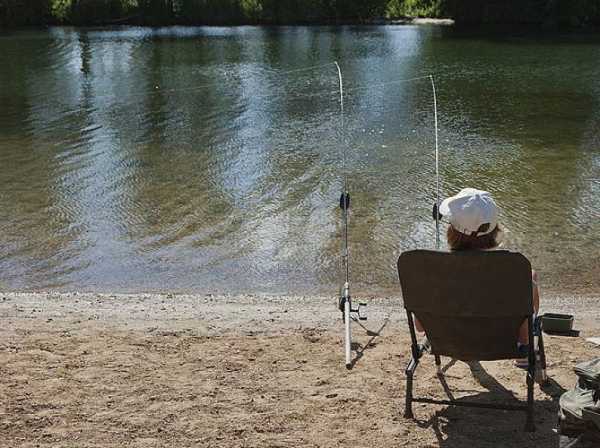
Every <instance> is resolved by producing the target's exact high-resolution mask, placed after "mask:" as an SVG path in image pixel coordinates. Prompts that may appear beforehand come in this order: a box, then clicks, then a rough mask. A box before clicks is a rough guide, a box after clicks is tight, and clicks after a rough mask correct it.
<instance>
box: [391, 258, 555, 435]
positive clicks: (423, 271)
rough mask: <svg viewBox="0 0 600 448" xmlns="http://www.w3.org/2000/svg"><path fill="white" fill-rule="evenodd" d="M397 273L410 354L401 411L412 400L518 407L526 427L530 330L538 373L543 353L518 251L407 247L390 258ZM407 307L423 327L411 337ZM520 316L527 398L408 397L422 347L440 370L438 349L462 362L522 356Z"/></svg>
mask: <svg viewBox="0 0 600 448" xmlns="http://www.w3.org/2000/svg"><path fill="white" fill-rule="evenodd" d="M398 276H399V278H400V284H401V287H402V296H403V299H404V307H405V308H406V315H407V318H408V326H409V329H410V337H411V341H412V359H411V360H410V363H409V364H408V366H407V368H406V409H405V416H406V417H408V418H413V412H412V403H413V402H414V401H416V402H421V403H435V404H444V405H460V406H473V407H481V408H493V409H504V410H521V411H526V413H527V420H526V425H525V430H526V431H534V430H535V426H534V423H533V386H534V380H535V379H536V376H535V375H536V371H535V368H536V353H535V350H534V346H535V343H534V341H535V338H534V335H535V336H537V341H538V344H537V345H538V352H539V362H540V366H541V375H540V377H541V378H542V380H543V381H545V379H546V378H545V369H546V359H545V353H544V342H543V339H542V332H541V329H540V325H539V323H538V322H537V319H534V316H533V313H534V311H533V298H532V283H531V265H530V263H529V261H528V260H527V259H526V258H525V257H524V256H523V255H521V254H519V253H512V252H508V251H457V252H438V251H429V250H413V251H408V252H404V253H403V254H401V255H400V257H399V258H398ZM413 314H414V315H415V316H416V317H417V318H418V319H419V321H420V322H421V324H422V326H423V328H424V329H425V334H426V338H425V340H424V342H422V343H418V342H417V335H416V331H415V325H414V319H413ZM524 320H527V323H528V328H529V341H530V343H529V346H528V352H527V355H528V361H529V365H528V368H527V379H526V381H527V405H524V404H519V405H510V404H504V405H502V404H494V403H479V402H468V401H462V400H461V401H455V400H433V399H428V398H416V397H414V396H413V375H414V373H415V370H416V368H417V366H418V364H419V359H420V358H421V356H422V355H423V354H424V353H425V352H426V351H430V352H431V353H432V354H433V355H434V356H435V363H436V366H437V368H438V372H441V370H440V365H441V360H440V356H442V355H443V356H449V357H452V358H455V359H458V360H463V361H491V360H500V359H517V358H522V357H523V353H522V352H520V351H519V349H518V346H517V345H518V344H517V339H518V333H519V328H520V326H521V325H522V323H523V321H524Z"/></svg>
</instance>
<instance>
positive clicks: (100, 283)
mask: <svg viewBox="0 0 600 448" xmlns="http://www.w3.org/2000/svg"><path fill="white" fill-rule="evenodd" d="M334 60H337V61H339V64H340V66H341V68H342V70H343V74H344V78H345V79H344V81H345V87H346V89H347V92H346V99H345V101H346V104H345V108H346V117H345V118H346V120H345V121H346V123H345V124H346V131H345V132H343V131H342V128H341V120H340V114H339V103H338V99H339V97H338V92H337V86H338V84H337V83H338V80H337V71H336V68H335V66H334V65H333V64H332V63H333V61H334ZM0 61H1V62H2V63H1V64H0V289H11V290H39V289H58V290H80V291H82V290H86V291H124V292H126V291H196V292H226V293H239V292H250V293H276V294H286V293H296V294H307V293H324V294H328V293H331V294H334V293H335V292H336V291H337V288H338V286H339V284H340V278H341V273H342V271H341V258H340V256H341V235H342V227H341V222H342V221H341V214H340V210H339V208H338V199H339V194H340V192H341V188H342V183H343V176H344V163H343V160H344V155H343V153H344V147H345V148H346V156H345V159H346V164H345V172H346V173H347V176H348V183H349V189H350V192H351V195H352V201H353V202H352V214H351V220H350V235H349V239H350V259H351V277H352V280H353V284H354V285H355V287H356V288H357V289H358V290H360V291H361V292H363V293H365V294H369V293H376V292H377V291H386V290H394V291H397V290H398V288H397V276H396V272H395V262H396V259H397V256H398V254H399V253H400V252H401V251H402V250H406V249H410V248H417V247H422V248H433V247H434V245H435V225H434V222H433V221H432V220H431V205H432V203H433V202H434V200H435V176H434V172H435V171H434V132H433V129H434V128H433V117H434V115H433V97H432V89H431V84H430V81H429V79H428V78H427V76H428V75H429V74H434V76H435V80H436V87H437V91H438V105H439V129H440V133H439V137H440V173H441V188H442V194H443V196H445V195H447V194H454V193H456V192H457V191H458V190H459V189H461V188H463V187H465V186H472V187H477V188H481V189H486V190H489V191H491V192H492V194H493V195H494V196H495V198H496V200H497V202H498V204H499V205H500V207H501V209H502V216H501V221H502V223H503V225H504V228H505V238H504V240H505V246H506V247H508V248H511V249H518V250H521V251H522V252H523V253H525V254H526V255H527V256H528V257H529V258H530V259H531V261H532V264H533V265H534V267H536V268H537V270H538V271H539V272H540V275H541V277H542V281H544V279H546V283H547V284H551V285H556V286H557V287H560V288H563V289H565V290H571V289H572V288H578V287H579V286H581V285H582V284H587V286H588V287H589V286H592V287H596V288H597V287H598V279H597V278H595V274H593V273H594V272H595V273H598V272H600V269H599V266H600V261H599V259H600V211H599V210H600V36H597V35H596V36H595V35H569V36H567V35H565V36H553V37H548V36H532V35H527V34H511V33H507V32H504V33H497V34H489V33H488V34H482V33H474V32H473V33H463V32H458V31H455V30H453V29H452V28H445V27H435V26H430V27H414V26H377V27H340V28H332V27H299V28H293V27H290V28H285V27H284V28H261V27H240V28H204V27H200V28H159V29H151V28H116V29H81V30H78V29H72V28H52V29H49V30H43V31H21V32H17V33H13V34H4V35H1V36H0ZM419 77H424V78H422V79H416V80H415V79H413V80H410V79H411V78H419ZM344 141H346V142H347V145H346V146H345V145H344ZM594 282H595V283H594Z"/></svg>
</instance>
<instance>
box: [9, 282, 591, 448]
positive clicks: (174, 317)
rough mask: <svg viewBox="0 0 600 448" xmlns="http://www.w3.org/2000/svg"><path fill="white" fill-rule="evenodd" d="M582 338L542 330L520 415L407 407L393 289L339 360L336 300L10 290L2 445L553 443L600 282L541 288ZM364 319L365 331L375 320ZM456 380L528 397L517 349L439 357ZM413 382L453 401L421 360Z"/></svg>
mask: <svg viewBox="0 0 600 448" xmlns="http://www.w3.org/2000/svg"><path fill="white" fill-rule="evenodd" d="M542 306H543V309H542V311H553V312H568V313H572V314H574V315H575V318H576V327H577V328H578V329H580V330H582V332H581V336H580V337H578V338H567V337H558V336H549V335H546V337H545V341H546V344H547V356H548V361H549V363H548V364H549V365H548V373H549V375H550V378H551V380H550V382H549V384H548V385H547V386H546V387H544V388H543V389H541V388H540V387H539V386H536V393H535V398H536V418H535V420H536V425H537V431H536V432H535V433H533V434H528V433H525V432H523V425H524V422H525V419H524V414H523V413H517V412H505V411H496V410H479V409H471V408H458V407H457V408H449V407H443V406H433V405H418V404H417V405H415V415H416V420H415V421H412V420H406V419H404V418H403V417H402V409H403V403H404V387H405V381H404V374H403V369H404V368H405V366H406V363H407V362H408V358H409V345H408V344H409V338H408V333H407V331H406V322H405V319H404V314H403V309H402V302H401V299H400V298H398V297H388V298H375V299H372V300H370V301H369V306H368V309H369V320H368V321H367V322H366V323H365V324H364V325H365V328H361V327H360V326H358V325H355V326H354V333H355V341H356V347H355V348H356V349H357V351H356V352H355V353H358V356H359V357H358V359H357V362H356V364H355V366H354V368H353V369H352V370H351V371H347V370H346V369H345V367H344V363H343V349H342V331H343V328H342V323H341V320H340V315H339V312H337V311H336V308H335V301H334V299H332V298H331V297H329V298H327V297H261V296H198V295H168V294H167V295H159V294H138V295H105V294H53V293H39V294H37V293H36V294H18V293H6V294H0V319H1V323H2V324H1V328H0V396H1V397H2V400H0V440H1V441H2V443H1V444H0V445H1V446H7V447H35V446H42V447H46V446H47V447H50V446H52V447H92V446H93V447H114V446H134V447H138V446H139V447H155V446H180V447H183V446H200V447H244V446H247V447H296V446H300V445H301V446H305V447H335V446H345V447H349V446H352V447H365V446H369V447H380V446H410V447H434V446H435V447H437V446H440V447H464V446H469V445H471V446H477V447H499V446H502V447H504V446H506V447H517V446H518V447H553V446H558V445H557V444H558V441H557V435H556V434H555V433H554V432H553V428H554V427H555V423H556V412H557V399H558V397H559V396H560V394H561V393H562V392H563V391H564V390H565V389H568V388H570V387H572V386H573V384H574V382H575V376H574V374H573V373H572V367H573V365H574V364H575V363H576V362H579V361H581V360H585V359H589V358H592V357H596V356H600V348H598V347H596V346H594V345H593V344H591V343H589V342H586V341H585V339H584V338H585V337H587V336H600V325H599V324H598V322H599V321H598V317H599V316H600V295H598V294H594V293H593V292H590V293H589V294H586V295H580V296H568V295H564V294H563V295H560V294H546V295H545V296H544V298H543V305H542ZM367 329H368V330H370V331H369V332H367ZM443 365H444V368H445V379H446V382H447V384H448V387H449V392H450V393H451V394H452V395H453V396H454V397H456V398H458V397H463V396H464V397H469V399H471V400H475V401H489V400H505V401H509V402H510V401H512V400H514V399H515V398H518V399H524V397H525V391H526V388H525V374H524V371H522V370H520V369H517V368H515V367H513V366H512V363H511V362H510V361H498V362H483V363H470V364H466V363H463V362H456V363H453V362H451V360H450V359H443ZM416 393H417V394H418V395H421V396H429V397H436V398H445V397H446V393H447V392H446V391H445V390H444V387H443V384H441V383H440V381H439V380H438V378H437V377H436V375H435V368H434V363H433V359H431V358H430V357H426V358H425V359H424V360H423V362H422V364H421V365H420V366H419V369H418V370H417V377H416Z"/></svg>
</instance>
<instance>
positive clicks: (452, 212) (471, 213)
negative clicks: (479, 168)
mask: <svg viewBox="0 0 600 448" xmlns="http://www.w3.org/2000/svg"><path fill="white" fill-rule="evenodd" d="M440 213H441V214H442V216H444V217H446V218H448V220H449V221H450V224H451V225H452V227H454V228H455V229H456V230H458V231H459V232H460V233H464V234H466V235H471V236H481V235H487V234H488V233H490V232H492V231H493V230H494V229H495V228H496V225H497V224H498V207H497V206H496V203H495V202H494V200H493V199H492V196H491V195H490V193H488V192H487V191H482V190H477V189H475V188H463V189H462V190H460V192H459V193H458V194H457V195H455V196H452V197H449V198H447V199H444V201H442V203H441V205H440ZM483 224H489V227H488V228H487V229H486V230H485V231H484V232H478V230H479V227H481V225H483Z"/></svg>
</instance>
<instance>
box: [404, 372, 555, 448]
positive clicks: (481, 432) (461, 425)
mask: <svg viewBox="0 0 600 448" xmlns="http://www.w3.org/2000/svg"><path fill="white" fill-rule="evenodd" d="M455 363H456V361H454V360H452V361H450V362H449V363H448V364H447V365H445V366H444V367H443V369H442V372H443V373H445V372H446V371H448V369H450V368H451V367H452V366H453V365H454V364H455ZM467 364H468V366H469V368H470V370H471V373H472V374H473V377H474V378H475V379H476V380H477V382H478V383H479V384H480V385H481V386H482V387H483V388H485V389H487V391H486V392H480V393H477V394H475V395H469V396H467V397H464V398H462V397H461V398H456V397H455V396H454V394H453V392H452V389H451V384H448V382H447V381H446V378H445V376H444V375H443V374H442V375H438V379H439V380H440V382H441V384H442V387H443V388H444V391H445V393H446V395H447V397H448V399H450V400H457V401H458V402H461V401H462V402H475V403H484V402H487V403H498V404H501V403H505V404H508V403H515V402H516V401H517V397H515V395H514V393H513V392H512V391H510V390H508V389H506V388H505V387H504V386H503V385H502V384H501V383H500V382H498V381H497V380H496V379H495V378H494V377H493V376H492V375H490V374H489V373H488V372H487V371H486V370H485V369H484V368H483V366H482V365H481V364H480V363H479V362H469V363H467ZM523 382H525V373H524V375H523ZM450 383H451V381H450ZM563 392H565V389H564V388H563V387H562V386H561V385H560V384H558V383H557V382H556V381H554V380H552V379H551V378H550V379H548V382H547V383H546V384H545V385H544V386H542V387H536V390H535V424H536V431H535V432H534V433H527V432H525V431H524V428H525V412H521V411H502V410H495V409H480V408H468V407H462V406H446V407H444V408H443V409H441V410H438V411H437V412H435V414H434V415H433V416H431V418H429V419H428V420H419V419H418V411H417V412H416V413H415V416H416V418H417V419H416V423H417V425H419V426H420V427H422V428H431V429H432V430H433V432H434V433H435V435H436V438H437V441H438V446H440V447H444V448H464V447H473V448H488V447H489V448H492V447H494V448H497V447H536V448H539V447H544V448H546V447H548V448H553V447H556V448H559V446H560V440H559V436H558V434H557V433H556V423H557V410H558V399H559V398H560V396H561V394H562V393H563ZM463 393H464V391H463ZM440 398H441V397H440ZM521 403H522V401H521ZM427 406H432V405H427Z"/></svg>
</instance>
